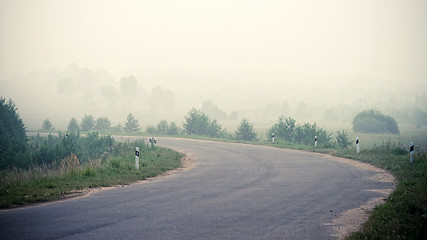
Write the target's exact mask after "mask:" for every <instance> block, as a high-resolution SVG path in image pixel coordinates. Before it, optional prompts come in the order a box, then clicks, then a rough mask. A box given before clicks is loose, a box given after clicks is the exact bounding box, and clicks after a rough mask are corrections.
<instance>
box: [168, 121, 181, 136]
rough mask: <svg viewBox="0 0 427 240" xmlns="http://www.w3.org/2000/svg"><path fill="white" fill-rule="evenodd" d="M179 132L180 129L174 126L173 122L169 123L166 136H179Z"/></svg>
mask: <svg viewBox="0 0 427 240" xmlns="http://www.w3.org/2000/svg"><path fill="white" fill-rule="evenodd" d="M180 132H181V129H180V128H179V127H178V126H177V125H176V123H175V122H171V124H170V126H169V128H168V131H167V134H168V135H179V134H180Z"/></svg>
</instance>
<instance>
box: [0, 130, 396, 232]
mask: <svg viewBox="0 0 427 240" xmlns="http://www.w3.org/2000/svg"><path fill="white" fill-rule="evenodd" d="M159 140H160V141H159V145H161V146H165V147H170V148H173V149H176V150H181V151H186V152H190V153H192V155H193V156H195V160H194V163H193V164H194V166H193V168H192V169H190V170H186V171H179V172H176V173H175V174H173V175H171V176H167V177H161V178H157V179H155V180H152V181H149V182H148V183H142V184H134V185H130V186H128V187H118V188H114V189H110V190H105V191H101V192H98V193H94V194H92V195H90V196H87V197H83V198H76V199H72V200H68V201H63V202H55V203H49V204H45V205H41V206H33V207H27V208H22V209H14V210H6V211H1V212H0V239H102V240H105V239H174V240H175V239H334V237H332V234H334V231H333V228H332V227H331V226H330V224H328V223H331V222H332V220H333V219H334V218H337V217H339V215H340V213H342V212H344V211H345V210H348V209H352V208H356V207H359V206H361V205H363V203H365V202H366V201H368V200H370V199H372V198H375V197H379V196H381V193H378V192H375V191H370V190H371V189H385V188H390V187H391V186H390V183H384V182H379V181H376V180H372V179H370V178H371V177H372V176H374V175H375V174H377V172H375V171H368V170H364V169H361V168H358V167H356V166H354V165H351V164H347V163H345V162H341V161H338V160H335V159H333V158H329V157H324V156H322V155H319V154H312V153H301V152H296V151H290V150H285V149H275V148H270V147H261V146H252V145H245V144H232V143H220V142H210V141H198V140H186V139H179V140H178V139H168V138H162V139H159ZM141 154H143V152H141Z"/></svg>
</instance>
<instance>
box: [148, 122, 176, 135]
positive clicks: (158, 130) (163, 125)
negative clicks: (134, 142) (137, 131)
mask: <svg viewBox="0 0 427 240" xmlns="http://www.w3.org/2000/svg"><path fill="white" fill-rule="evenodd" d="M145 131H146V132H147V133H148V134H152V135H169V136H173V135H180V134H181V133H182V130H181V128H180V127H178V125H176V123H175V122H171V123H170V124H169V123H168V122H167V121H166V120H161V121H160V122H159V123H158V124H157V127H154V126H148V127H147V128H146V130H145Z"/></svg>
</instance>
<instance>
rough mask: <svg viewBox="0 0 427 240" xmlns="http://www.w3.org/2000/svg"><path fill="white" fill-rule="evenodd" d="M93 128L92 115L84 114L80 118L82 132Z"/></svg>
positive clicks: (93, 120)
mask: <svg viewBox="0 0 427 240" xmlns="http://www.w3.org/2000/svg"><path fill="white" fill-rule="evenodd" d="M94 128H95V119H94V118H93V116H92V115H86V114H85V115H84V116H83V118H82V124H81V129H82V131H83V132H87V131H91V130H93V129H94Z"/></svg>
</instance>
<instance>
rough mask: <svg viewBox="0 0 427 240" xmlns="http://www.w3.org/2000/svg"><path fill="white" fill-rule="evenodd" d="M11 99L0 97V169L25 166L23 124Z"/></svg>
mask: <svg viewBox="0 0 427 240" xmlns="http://www.w3.org/2000/svg"><path fill="white" fill-rule="evenodd" d="M17 110H18V109H17V108H16V106H15V103H14V102H13V101H12V99H9V101H8V102H6V100H5V99H4V98H2V97H0V169H6V168H11V167H14V166H16V167H27V166H29V165H30V163H29V162H27V161H26V160H27V159H28V152H27V150H28V145H27V135H26V132H25V126H24V123H23V122H22V120H21V118H20V117H19V114H18V113H17Z"/></svg>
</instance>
